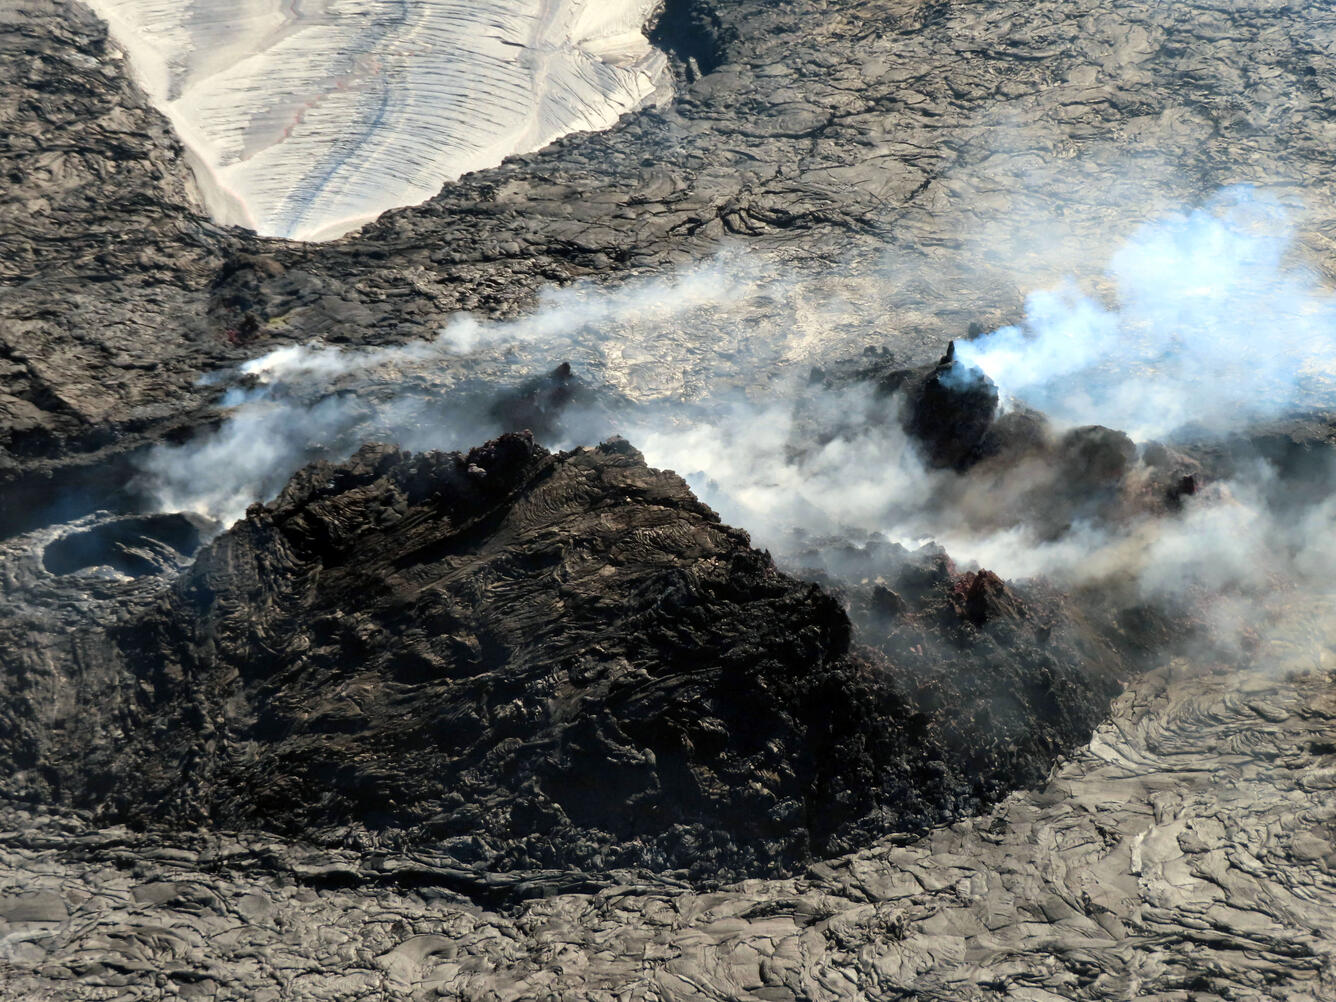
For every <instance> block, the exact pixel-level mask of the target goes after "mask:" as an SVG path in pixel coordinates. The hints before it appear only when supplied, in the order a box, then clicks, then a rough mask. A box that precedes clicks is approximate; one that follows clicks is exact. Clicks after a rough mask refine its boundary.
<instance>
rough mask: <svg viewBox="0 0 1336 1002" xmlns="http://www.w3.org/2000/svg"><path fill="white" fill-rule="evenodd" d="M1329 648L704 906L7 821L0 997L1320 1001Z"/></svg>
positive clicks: (280, 846)
mask: <svg viewBox="0 0 1336 1002" xmlns="http://www.w3.org/2000/svg"><path fill="white" fill-rule="evenodd" d="M1330 639H1331V638H1330V636H1329V635H1315V636H1314V638H1313V640H1312V642H1311V643H1305V644H1302V645H1296V646H1295V647H1293V648H1291V649H1287V650H1273V651H1270V652H1267V653H1268V655H1269V657H1268V661H1269V663H1270V664H1271V665H1273V666H1274V667H1275V668H1277V669H1278V670H1280V671H1282V672H1284V671H1285V670H1287V669H1295V670H1296V673H1295V674H1294V675H1293V676H1286V675H1284V674H1281V675H1276V674H1270V673H1266V672H1261V671H1257V670H1246V669H1244V670H1240V669H1221V670H1219V671H1209V670H1205V669H1203V668H1201V667H1200V666H1197V667H1192V666H1187V665H1184V664H1179V665H1176V666H1175V667H1173V668H1171V669H1169V670H1167V671H1165V672H1163V673H1157V674H1154V675H1152V676H1149V677H1147V678H1145V679H1144V680H1142V681H1141V682H1140V683H1138V684H1137V685H1136V686H1135V687H1134V688H1132V689H1131V690H1130V691H1129V692H1128V693H1126V694H1125V695H1124V696H1123V697H1122V699H1121V700H1120V701H1119V703H1118V705H1117V706H1116V708H1115V713H1114V719H1113V720H1112V721H1111V722H1110V723H1109V724H1107V725H1105V726H1104V727H1102V728H1101V729H1100V730H1099V731H1098V732H1097V734H1096V736H1095V740H1094V741H1093V742H1092V743H1091V745H1090V747H1089V748H1088V749H1087V750H1085V751H1083V752H1081V753H1080V754H1078V755H1076V756H1075V757H1074V758H1073V759H1072V760H1071V761H1070V762H1068V763H1067V764H1066V765H1064V766H1063V767H1061V768H1060V769H1058V770H1056V771H1055V772H1054V774H1053V776H1052V778H1051V779H1050V781H1049V783H1048V784H1047V786H1046V787H1045V788H1044V789H1042V790H1036V791H1034V792H1029V793H1018V794H1015V795H1014V796H1012V797H1011V798H1010V799H1008V800H1007V801H1005V802H1004V803H1003V804H1001V805H1000V806H999V807H998V808H997V809H995V810H994V811H993V812H991V813H990V814H987V815H985V816H983V817H980V818H976V819H972V820H969V821H965V822H961V823H959V824H957V825H954V826H952V827H950V828H945V829H941V830H938V831H935V832H933V833H931V834H929V835H927V836H926V837H923V838H920V839H916V840H915V839H896V840H891V841H887V842H885V843H883V844H881V845H878V846H876V847H874V848H872V849H869V850H867V851H864V852H861V853H858V854H855V855H852V856H848V857H844V858H840V859H835V860H831V861H829V862H827V863H819V864H816V865H814V866H813V867H812V868H811V869H810V870H809V871H808V872H807V873H806V874H805V875H804V876H802V877H800V878H795V879H791V880H782V881H781V880H776V881H760V880H755V881H748V882H745V883H742V884H738V885H735V886H731V887H727V888H724V889H722V890H720V891H717V892H713V893H697V892H693V891H691V890H689V889H687V888H684V887H680V886H672V885H666V884H664V883H662V882H658V881H655V880H654V879H653V878H649V877H645V876H643V875H642V876H638V875H636V874H632V873H627V874H623V875H621V879H622V880H623V881H624V883H621V884H618V885H616V886H613V887H609V888H607V889H604V890H600V891H598V892H597V893H592V894H590V893H583V894H581V893H573V894H558V895H556V896H554V897H549V898H545V899H539V900H535V901H530V902H527V903H524V904H521V905H519V906H518V907H515V908H512V909H508V910H505V911H497V910H494V909H492V908H489V907H488V906H487V904H486V903H485V902H477V901H470V900H465V899H462V898H460V897H458V896H456V895H454V894H452V893H450V892H449V891H447V890H444V889H443V888H442V886H441V885H443V884H446V883H448V876H449V875H448V873H443V872H440V871H437V870H435V869H434V868H433V860H432V858H431V856H430V854H426V853H424V854H421V855H412V856H406V855H398V854H395V853H393V852H385V851H377V848H376V847H375V846H373V845H365V846H361V847H356V848H351V847H350V848H349V849H347V850H346V851H342V852H338V851H334V852H331V851H328V850H321V851H315V850H312V849H304V848H303V847H302V846H301V845H300V844H294V843H291V842H285V841H277V840H269V839H264V838H257V837H254V836H229V835H227V834H225V833H200V834H199V835H198V836H194V837H184V838H181V839H179V840H176V841H173V842H162V841H160V840H158V839H154V838H151V837H148V836H144V835H137V834H134V833H132V832H129V831H126V830H123V829H112V830H90V829H89V828H88V827H87V826H86V825H85V824H84V823H83V822H81V821H80V820H79V818H77V817H74V816H65V815H59V814H53V813H44V812H36V813H34V812H30V811H25V810H20V809H15V808H12V807H11V808H8V809H6V811H5V813H4V815H3V826H4V829H5V830H4V834H3V835H0V920H3V921H4V922H5V923H6V924H5V926H4V927H3V938H0V951H2V953H0V956H2V957H3V960H2V961H0V964H2V965H3V966H0V975H2V976H0V997H4V998H10V999H16V1000H17V999H33V998H71V999H73V998H88V999H95V998H96V999H101V998H122V999H139V998H165V997H178V996H182V997H199V998H223V999H232V998H235V999H274V1000H277V999H294V1000H295V999H325V998H339V999H349V998H365V999H375V998H412V999H428V998H447V999H478V1000H483V999H505V1000H521V999H532V998H551V999H572V1000H574V999H600V1000H603V999H607V1000H613V999H617V1000H621V999H683V1000H686V999H763V1000H769V1002H775V1000H782V1002H787V1000H790V999H812V1000H821V1002H825V1000H830V999H864V998H867V999H899V998H922V999H941V1000H948V999H951V1000H956V999H969V1000H974V999H1004V998H1009V999H1026V1000H1035V1002H1038V1000H1057V999H1108V1000H1123V999H1132V998H1136V999H1164V1000H1189V999H1193V1000H1205V999H1213V998H1232V999H1283V1000H1304V999H1329V998H1333V997H1336V983H1334V980H1333V979H1336V934H1334V933H1333V930H1336V877H1333V872H1332V869H1333V863H1336V851H1334V850H1333V844H1332V831H1333V825H1334V824H1336V802H1333V799H1332V795H1331V791H1332V789H1333V788H1336V758H1334V757H1333V756H1334V755H1336V743H1334V742H1336V701H1333V697H1332V694H1331V680H1330V675H1329V673H1330V670H1331V667H1332V658H1333V656H1334V655H1333V650H1332V648H1331V646H1330ZM1312 669H1319V670H1318V671H1313V670H1312Z"/></svg>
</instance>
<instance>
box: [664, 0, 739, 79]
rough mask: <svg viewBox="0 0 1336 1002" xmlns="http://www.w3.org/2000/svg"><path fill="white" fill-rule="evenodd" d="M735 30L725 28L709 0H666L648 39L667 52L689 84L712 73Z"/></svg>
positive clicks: (722, 60) (722, 58)
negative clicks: (707, 0)
mask: <svg viewBox="0 0 1336 1002" xmlns="http://www.w3.org/2000/svg"><path fill="white" fill-rule="evenodd" d="M735 35H736V32H734V31H732V30H731V29H727V28H725V27H724V25H723V23H722V22H721V21H720V20H719V15H718V14H716V13H715V10H714V5H713V4H712V3H709V2H706V0H666V2H665V3H664V5H663V8H662V10H661V11H660V13H659V16H658V19H657V20H656V21H655V22H654V26H653V27H652V28H651V30H650V33H649V40H650V42H652V43H653V44H654V45H655V46H657V47H658V48H660V49H662V50H663V51H664V52H666V53H668V55H670V56H671V57H672V58H673V60H674V61H675V62H676V63H677V65H678V68H679V72H681V73H683V74H684V75H685V76H686V79H687V82H688V83H694V82H695V79H696V78H697V77H699V76H701V75H703V74H706V73H712V72H713V71H714V70H715V69H717V68H718V67H719V65H720V64H721V63H723V62H724V52H725V50H726V48H727V47H728V45H729V43H731V42H732V41H734V37H735Z"/></svg>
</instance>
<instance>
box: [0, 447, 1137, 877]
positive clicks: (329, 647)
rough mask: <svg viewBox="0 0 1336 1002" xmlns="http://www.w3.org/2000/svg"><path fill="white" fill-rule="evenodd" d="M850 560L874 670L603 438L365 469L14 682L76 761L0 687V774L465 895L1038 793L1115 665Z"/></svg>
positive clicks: (1054, 624) (718, 868) (699, 511)
mask: <svg viewBox="0 0 1336 1002" xmlns="http://www.w3.org/2000/svg"><path fill="white" fill-rule="evenodd" d="M881 556H882V557H884V558H885V559H882V560H880V562H879V567H880V568H882V569H883V570H884V571H885V572H886V573H887V574H889V575H890V577H889V578H885V579H884V580H885V582H886V583H885V584H884V585H880V584H879V585H878V586H877V588H875V589H873V594H872V595H871V601H872V602H873V604H874V605H875V606H876V608H877V610H878V616H879V622H881V623H882V625H883V629H882V633H881V634H880V636H882V638H883V639H886V638H888V637H889V638H891V639H890V640H888V641H887V642H886V643H883V644H882V645H881V648H880V649H878V648H877V647H872V646H867V645H860V644H856V643H854V642H853V636H852V629H851V623H850V619H849V616H848V614H847V613H846V611H845V609H844V608H843V607H842V606H841V604H840V602H839V601H837V599H836V598H835V597H832V595H831V594H830V593H828V592H827V591H825V590H823V589H822V588H820V587H818V586H816V585H814V584H810V583H804V582H802V581H799V580H797V579H795V578H793V577H791V576H789V575H787V574H785V573H782V572H781V571H780V570H778V569H777V568H776V566H775V565H774V563H773V562H772V560H771V558H770V557H769V555H768V554H766V553H763V552H759V551H757V550H755V549H753V548H752V547H751V545H750V540H749V538H748V536H747V534H746V533H744V532H742V531H740V530H738V529H733V528H730V527H728V526H725V525H722V524H721V523H720V521H719V518H718V516H717V515H716V514H715V513H714V512H713V511H711V510H710V509H709V508H708V507H706V506H705V505H703V504H701V503H700V502H699V501H697V500H696V499H695V498H694V497H693V496H692V494H691V493H690V491H689V490H688V488H687V486H686V484H685V483H684V482H683V481H682V480H681V479H680V478H678V477H677V476H676V475H675V474H673V473H671V472H662V471H657V470H653V469H650V468H649V467H647V466H646V465H645V463H644V461H643V458H642V457H641V456H640V454H639V453H638V452H636V450H634V449H633V448H632V447H631V446H629V445H627V444H626V443H625V442H623V441H621V440H613V441H610V442H607V443H605V444H603V445H601V446H599V447H597V448H585V449H577V450H575V451H572V452H565V453H556V454H553V453H549V452H547V451H546V450H544V449H542V448H541V447H539V446H537V445H535V444H534V442H533V440H532V438H531V437H530V436H529V435H527V434H510V435H504V436H502V437H501V438H498V439H496V440H494V441H492V442H489V443H488V444H487V445H485V446H482V447H480V448H477V449H474V450H472V451H471V452H469V453H467V454H459V453H449V454H444V453H423V454H418V455H412V454H408V453H405V452H403V451H400V450H398V449H395V448H391V447H389V446H380V445H372V446H366V447H364V448H363V449H362V450H360V451H359V452H358V453H357V454H356V455H355V456H354V457H353V458H352V459H351V460H349V461H348V462H346V463H342V464H339V465H331V464H329V463H325V462H319V463H315V464H313V465H311V466H309V467H307V468H306V469H305V470H303V471H302V472H301V473H299V474H298V475H297V476H296V477H295V478H294V479H293V480H292V482H291V483H290V484H289V486H288V487H287V489H286V490H284V492H283V493H282V495H281V496H280V497H279V498H278V499H277V500H276V501H274V502H273V503H271V504H269V505H263V506H261V505H255V506H252V507H251V509H250V510H249V511H248V513H247V516H246V518H245V519H244V520H243V521H241V522H239V523H238V524H237V525H236V526H235V527H233V528H232V529H231V530H229V531H228V532H226V533H224V534H223V535H222V536H220V537H219V538H217V539H216V540H215V541H214V542H212V543H211V544H209V545H207V546H206V547H205V548H204V549H202V550H201V551H200V554H199V556H198V558H197V559H196V561H195V563H194V564H193V566H192V567H191V568H190V569H189V570H188V571H186V572H185V573H184V574H182V575H181V577H180V578H179V579H178V580H177V581H176V583H175V584H174V585H173V586H172V587H171V588H170V590H169V592H168V593H167V594H166V595H165V597H164V598H162V599H161V600H160V601H159V602H158V603H157V604H156V605H155V606H153V607H152V608H151V609H150V610H149V611H147V612H141V613H138V614H136V615H135V616H134V617H132V618H130V619H128V620H123V621H122V622H121V623H119V624H117V625H113V626H109V627H107V628H105V629H103V630H95V631H91V632H87V633H84V634H81V635H79V636H78V637H76V638H74V640H73V641H72V643H71V647H70V650H69V662H70V663H68V664H61V663H60V658H59V657H58V656H54V655H53V658H52V659H51V662H52V663H50V664H49V666H48V667H40V666H37V665H34V666H31V667H29V668H28V669H27V672H28V675H27V679H26V683H25V684H26V685H27V687H28V689H29V691H33V690H35V689H37V688H41V687H42V686H43V685H59V684H60V680H59V675H60V673H65V675H66V676H67V677H68V678H70V679H77V680H78V686H77V688H78V690H79V691H80V692H84V693H96V698H91V697H87V698H85V704H86V705H82V706H80V707H79V709H78V714H79V715H80V726H81V727H82V731H81V733H82V734H84V735H86V737H85V739H84V740H82V741H80V742H78V743H77V744H78V747H75V743H73V742H70V741H69V740H67V739H62V738H60V737H59V736H56V737H52V736H51V735H50V734H47V735H43V733H42V730H41V728H40V727H36V726H34V725H33V723H32V721H31V720H25V719H24V714H25V713H27V714H29V715H30V716H31V714H32V710H31V708H30V704H24V702H23V700H22V699H20V698H19V694H18V692H17V690H15V691H13V692H11V695H10V697H9V698H8V699H7V700H6V702H7V703H8V704H9V705H8V706H7V707H6V708H5V716H6V718H7V719H8V720H9V721H10V724H9V726H7V727H6V730H5V732H4V733H3V735H0V757H2V758H3V765H4V769H3V773H4V775H6V776H8V777H12V779H11V780H10V781H9V782H8V783H7V784H6V785H8V786H10V787H11V791H10V792H16V793H21V794H22V795H23V796H24V797H25V799H31V798H33V797H36V798H37V799H39V800H42V801H45V802H57V803H60V802H63V803H67V804H71V805H74V806H79V807H83V808H91V809H94V810H95V811H96V813H97V814H98V815H100V816H101V817H103V818H104V819H105V820H108V821H110V820H116V821H123V822H130V823H132V824H136V825H143V826H150V827H159V826H166V827H193V826H196V825H200V824H207V825H210V826H212V827H214V828H220V829H257V830H278V831H281V832H288V833H300V834H302V835H303V836H312V834H313V833H314V837H317V838H320V837H322V836H321V833H325V834H326V835H328V836H329V837H331V838H343V837H347V836H348V833H350V832H362V833H364V834H366V833H368V832H370V833H374V835H373V837H374V838H375V839H381V840H386V841H387V844H400V845H411V844H431V845H433V846H436V847H443V848H444V849H445V850H446V851H448V852H449V853H450V854H451V855H452V856H454V857H455V858H457V859H459V860H460V861H461V863H462V864H463V865H465V866H467V867H470V868H473V869H475V870H485V871H490V872H498V871H507V870H539V869H545V868H548V869H550V868H553V867H558V868H566V869H573V870H583V871H585V872H595V873H596V872H606V871H607V870H608V869H609V868H614V867H648V868H651V869H654V870H658V871H670V870H689V871H690V872H691V874H692V875H693V876H695V877H698V878H708V879H727V878H729V877H730V876H740V875H744V874H757V873H774V872H783V871H785V870H788V869H791V868H792V867H793V866H794V865H797V864H799V863H801V862H802V861H805V860H808V859H810V858H812V857H814V856H821V855H825V854H833V853H837V852H840V851H844V850H846V849H848V848H851V847H853V846H856V845H859V844H862V843H864V842H866V841H868V840H869V839H871V838H873V837H876V836H879V835H883V834H885V833H886V832H888V831H893V830H919V829H922V828H923V827H925V826H928V825H932V824H934V823H938V822H941V821H944V820H947V819H950V818H953V817H956V816H959V815H961V814H963V813H966V812H969V811H974V810H977V809H979V808H980V807H981V806H982V805H983V804H985V803H987V802H989V801H992V800H995V799H997V798H998V797H999V796H1001V795H1003V794H1005V793H1006V792H1007V791H1009V790H1010V789H1012V788H1014V787H1015V786H1016V785H1017V784H1023V783H1028V782H1033V781H1036V780H1038V779H1039V778H1042V776H1043V775H1044V774H1045V773H1046V771H1047V770H1048V768H1049V767H1050V766H1051V764H1052V763H1053V761H1054V760H1055V759H1057V758H1058V757H1059V756H1060V755H1062V754H1064V753H1066V752H1068V751H1070V750H1072V749H1073V748H1075V747H1076V746H1078V745H1079V744H1080V743H1082V742H1084V741H1086V740H1088V738H1089V735H1090V733H1091V731H1092V729H1093V728H1094V726H1095V725H1096V724H1097V723H1098V721H1099V720H1100V719H1101V718H1102V716H1103V715H1104V713H1105V712H1106V709H1107V706H1108V703H1109V700H1110V699H1111V698H1112V696H1113V695H1114V694H1115V693H1116V692H1117V691H1118V688H1119V685H1120V679H1123V678H1126V677H1127V676H1128V674H1129V673H1130V672H1131V671H1132V670H1133V669H1132V668H1131V667H1129V666H1128V665H1126V664H1124V663H1123V662H1122V660H1121V659H1120V656H1119V655H1116V654H1115V653H1113V652H1114V650H1115V648H1114V646H1113V645H1111V644H1110V643H1109V642H1108V639H1107V635H1106V634H1105V633H1104V632H1102V627H1099V626H1097V625H1092V623H1091V622H1089V621H1087V620H1086V619H1083V618H1082V617H1081V616H1077V615H1072V614H1070V613H1069V612H1068V610H1066V609H1065V608H1064V607H1063V605H1062V603H1061V601H1060V600H1059V599H1056V598H1054V597H1052V596H1047V597H1046V596H1043V595H1041V594H1039V593H1038V592H1027V593H1025V594H1021V593H1019V592H1017V591H1016V590H1015V589H1013V588H1011V587H1010V586H1008V585H1006V584H1005V583H1003V582H1002V581H1000V580H999V579H997V578H996V577H995V576H994V575H991V574H988V573H987V572H974V573H969V574H960V573H958V572H957V571H956V569H955V568H954V567H953V566H952V565H951V563H950V561H949V560H947V559H946V558H945V556H944V555H941V554H938V553H935V552H925V553H920V554H905V553H899V554H895V553H883V554H882V555H881ZM860 594H861V593H860ZM860 601H861V599H860ZM855 604H856V603H855ZM864 605H866V603H864ZM858 608H859V609H862V611H860V612H859V615H860V616H866V609H864V608H863V606H858ZM891 623H893V625H887V624H891ZM876 635H877V634H876V633H875V632H869V636H876ZM48 670H49V671H51V672H52V673H53V675H52V676H51V677H50V678H45V679H39V678H37V676H38V675H40V674H41V672H42V671H48ZM71 686H73V683H71ZM18 688H19V689H22V688H23V686H21V685H20V686H18ZM25 705H29V709H28V710H25V709H24V706H25Z"/></svg>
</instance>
